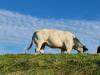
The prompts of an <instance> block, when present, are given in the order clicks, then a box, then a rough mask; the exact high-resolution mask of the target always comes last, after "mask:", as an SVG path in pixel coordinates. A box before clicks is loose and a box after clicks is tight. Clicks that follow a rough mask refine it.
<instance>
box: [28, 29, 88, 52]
mask: <svg viewBox="0 0 100 75" xmlns="http://www.w3.org/2000/svg"><path fill="white" fill-rule="evenodd" d="M33 42H34V43H35V45H36V49H35V52H36V53H38V54H40V53H44V48H45V46H48V47H51V48H59V49H61V53H64V51H67V53H68V54H70V52H71V50H72V49H75V50H77V51H78V52H79V53H83V52H85V51H87V50H88V49H87V48H86V47H85V46H84V45H83V44H82V43H81V42H80V41H79V39H78V38H77V37H76V36H75V35H74V34H73V33H71V32H69V31H62V30H56V29H42V30H39V31H36V32H34V34H33V36H32V41H31V44H30V46H29V47H28V50H29V49H30V48H31V47H32V45H33Z"/></svg>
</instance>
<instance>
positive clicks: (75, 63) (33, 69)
mask: <svg viewBox="0 0 100 75" xmlns="http://www.w3.org/2000/svg"><path fill="white" fill-rule="evenodd" d="M0 75H100V54H84V55H80V54H70V55H68V54H62V55H61V54H45V55H33V54H6V55H0Z"/></svg>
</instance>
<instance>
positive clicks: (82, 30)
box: [0, 0, 100, 54]
mask: <svg viewBox="0 0 100 75" xmlns="http://www.w3.org/2000/svg"><path fill="white" fill-rule="evenodd" d="M42 28H53V29H61V30H68V31H71V32H74V33H75V35H76V36H77V37H78V38H79V39H80V40H81V41H82V42H83V43H84V44H85V45H86V46H87V47H88V49H89V51H88V52H90V53H95V52H96V49H97V46H98V45H100V33H99V32H100V1H99V0H0V54H4V53H23V52H25V51H24V49H25V48H27V46H28V45H29V44H30V42H31V36H32V34H33V32H34V31H36V30H37V29H42ZM34 47H35V46H33V49H31V51H30V52H31V53H34ZM45 52H46V53H49V52H52V53H56V52H60V51H59V50H58V51H57V50H55V49H50V48H46V50H45Z"/></svg>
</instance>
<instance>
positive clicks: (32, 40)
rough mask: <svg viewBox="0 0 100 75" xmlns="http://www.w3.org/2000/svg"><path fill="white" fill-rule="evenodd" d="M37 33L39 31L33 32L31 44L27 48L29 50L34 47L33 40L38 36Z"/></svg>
mask: <svg viewBox="0 0 100 75" xmlns="http://www.w3.org/2000/svg"><path fill="white" fill-rule="evenodd" d="M36 33H37V32H34V34H33V36H32V41H31V44H30V45H29V47H28V48H27V50H29V49H30V48H31V47H32V45H33V41H34V37H35V36H36Z"/></svg>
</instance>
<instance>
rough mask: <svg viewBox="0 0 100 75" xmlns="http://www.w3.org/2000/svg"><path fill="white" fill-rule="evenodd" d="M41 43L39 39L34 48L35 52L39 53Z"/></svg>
mask: <svg viewBox="0 0 100 75" xmlns="http://www.w3.org/2000/svg"><path fill="white" fill-rule="evenodd" d="M42 44H43V42H41V41H39V42H38V43H36V49H35V52H36V54H40V53H41V47H42Z"/></svg>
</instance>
